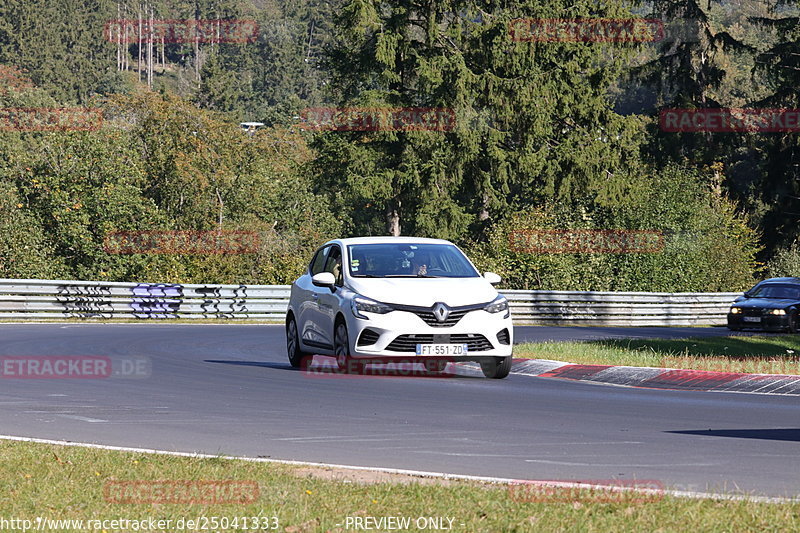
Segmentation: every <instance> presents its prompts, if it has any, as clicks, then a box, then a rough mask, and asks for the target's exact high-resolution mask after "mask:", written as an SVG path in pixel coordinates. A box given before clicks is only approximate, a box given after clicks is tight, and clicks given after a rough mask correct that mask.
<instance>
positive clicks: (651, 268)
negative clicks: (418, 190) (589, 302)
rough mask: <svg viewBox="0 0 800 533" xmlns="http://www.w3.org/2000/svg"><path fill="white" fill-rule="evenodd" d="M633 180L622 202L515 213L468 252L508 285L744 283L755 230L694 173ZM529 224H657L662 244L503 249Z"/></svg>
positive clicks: (688, 286) (686, 287) (726, 287)
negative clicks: (606, 249) (586, 249)
mask: <svg viewBox="0 0 800 533" xmlns="http://www.w3.org/2000/svg"><path fill="white" fill-rule="evenodd" d="M633 185H634V188H637V187H635V185H636V184H633ZM639 185H640V187H638V190H639V191H640V197H639V198H638V200H637V201H635V202H630V205H620V206H616V207H607V206H606V207H601V206H598V205H595V204H591V203H588V202H587V203H572V204H564V203H558V202H554V203H551V204H548V205H544V206H541V207H538V208H532V209H527V210H524V211H520V212H518V213H516V214H515V215H513V216H512V217H510V218H509V219H506V220H505V221H503V222H501V223H499V224H497V225H495V227H493V228H492V230H491V231H490V233H489V238H488V241H487V242H484V243H481V244H477V245H473V246H472V247H471V255H472V256H473V257H474V259H475V261H476V262H477V264H478V265H479V266H480V268H481V269H482V270H490V271H494V272H497V273H498V274H500V275H501V276H502V277H503V279H504V283H503V286H505V287H507V288H513V289H543V290H591V291H656V292H683V291H689V292H706V291H709V292H716V291H738V290H741V289H744V288H747V287H749V286H751V285H752V283H753V279H754V278H753V275H754V273H755V271H756V267H757V264H756V261H755V254H756V253H757V252H758V250H759V248H758V244H757V236H756V234H755V233H754V232H753V231H752V230H750V229H749V228H748V227H747V225H746V224H745V221H744V220H742V218H741V217H739V216H737V214H736V212H735V209H734V206H733V204H732V203H731V202H730V201H729V200H727V199H726V198H725V197H723V196H722V195H720V194H718V193H715V192H713V191H712V190H711V189H709V188H707V187H706V186H705V185H703V182H702V176H701V175H700V174H698V173H697V172H695V171H691V170H687V169H684V168H680V167H670V168H667V169H665V170H664V171H662V172H660V173H657V174H654V175H652V176H648V177H643V178H642V179H641V182H640V183H639ZM536 229H540V230H541V229H626V230H657V231H660V232H661V234H662V235H663V248H662V249H661V250H660V251H658V252H655V253H539V254H534V253H530V252H526V251H513V250H511V249H510V248H511V246H510V242H509V239H510V238H512V234H514V232H518V231H525V230H536Z"/></svg>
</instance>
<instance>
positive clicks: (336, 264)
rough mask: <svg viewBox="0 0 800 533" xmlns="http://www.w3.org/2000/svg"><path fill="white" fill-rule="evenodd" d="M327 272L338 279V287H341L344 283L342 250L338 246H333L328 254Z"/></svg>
mask: <svg viewBox="0 0 800 533" xmlns="http://www.w3.org/2000/svg"><path fill="white" fill-rule="evenodd" d="M325 272H330V273H331V274H333V277H334V278H336V285H337V286H339V287H341V286H342V284H343V283H344V279H343V277H342V250H341V249H340V248H339V247H338V246H336V245H333V246H331V250H330V252H328V261H327V263H326V265H325Z"/></svg>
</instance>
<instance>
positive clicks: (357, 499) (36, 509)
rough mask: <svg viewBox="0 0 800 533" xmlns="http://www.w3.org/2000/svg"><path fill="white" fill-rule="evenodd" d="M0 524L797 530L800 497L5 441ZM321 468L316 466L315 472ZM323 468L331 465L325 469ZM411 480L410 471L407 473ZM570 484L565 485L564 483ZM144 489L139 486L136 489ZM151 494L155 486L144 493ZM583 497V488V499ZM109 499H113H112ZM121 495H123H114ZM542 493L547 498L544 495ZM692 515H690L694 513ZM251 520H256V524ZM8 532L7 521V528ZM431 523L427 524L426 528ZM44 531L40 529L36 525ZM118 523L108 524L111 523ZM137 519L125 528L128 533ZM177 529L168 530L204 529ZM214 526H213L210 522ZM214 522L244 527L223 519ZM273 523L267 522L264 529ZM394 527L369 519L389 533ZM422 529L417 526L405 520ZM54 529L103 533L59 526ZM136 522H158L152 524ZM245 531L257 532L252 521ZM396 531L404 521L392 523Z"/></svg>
mask: <svg viewBox="0 0 800 533" xmlns="http://www.w3.org/2000/svg"><path fill="white" fill-rule="evenodd" d="M0 455H2V457H3V461H2V462H0V523H2V519H5V520H10V519H12V518H13V519H18V520H23V519H29V520H33V521H34V523H35V520H36V517H42V518H43V519H44V518H48V519H51V520H69V519H74V520H84V521H86V520H103V519H109V520H110V519H129V520H141V519H149V518H153V519H154V520H167V519H169V520H172V521H173V522H172V523H173V524H176V523H177V521H178V520H180V519H181V518H183V519H184V520H186V519H197V517H202V516H205V517H208V518H210V517H217V518H218V520H219V519H220V517H227V519H228V520H229V521H231V520H233V518H234V517H245V516H247V517H273V516H274V517H277V522H276V521H274V520H272V519H271V518H269V519H268V520H267V522H266V523H267V524H268V525H269V527H272V526H274V525H276V526H277V527H276V528H274V529H272V531H283V532H286V533H305V532H316V531H330V532H343V531H348V530H349V531H354V530H355V529H354V527H347V517H348V516H349V517H362V518H365V519H366V518H367V517H373V518H374V519H376V520H377V519H380V517H410V519H411V523H412V524H414V522H415V520H416V519H417V518H419V517H440V518H445V520H444V525H448V521H447V520H446V519H447V518H450V519H452V525H451V529H450V531H456V532H458V531H463V532H492V533H494V532H498V531H509V532H512V531H520V532H521V531H548V532H549V531H590V532H592V531H598V532H600V531H662V532H668V531H685V530H686V528H687V524H688V523H691V527H692V528H693V529H694V530H696V531H731V528H732V527H734V526H732V524H735V529H736V530H737V531H797V530H798V528H800V504H799V503H758V502H754V501H730V500H711V499H688V498H677V497H673V496H670V495H662V496H661V497H659V498H649V499H646V500H644V501H637V500H632V501H628V500H625V499H619V500H614V499H611V501H598V499H597V497H596V496H597V493H595V494H594V496H593V497H592V495H591V494H589V495H587V494H585V493H583V492H581V493H577V492H575V491H572V492H569V493H567V494H565V493H564V492H559V491H557V490H556V491H548V492H547V493H546V496H547V497H546V498H542V495H541V493H540V494H539V497H537V498H534V499H535V500H536V501H535V502H534V501H527V500H525V501H520V498H519V497H513V495H512V493H511V492H510V491H509V490H508V487H507V486H501V485H484V484H479V483H475V482H465V481H453V480H447V481H432V480H430V479H424V478H420V479H418V480H417V479H416V478H415V479H412V480H410V482H409V480H408V479H405V480H403V481H404V482H397V481H382V480H379V479H373V480H364V479H360V480H336V479H330V478H331V476H330V475H319V474H320V471H324V470H325V469H310V468H308V467H297V466H290V465H281V464H274V463H253V462H246V461H236V460H227V459H200V458H188V457H174V456H165V455H152V454H141V453H131V452H120V451H109V450H98V449H89V448H77V447H62V446H55V445H50V444H38V443H25V442H13V441H0ZM315 470H316V471H317V472H315ZM322 473H323V474H324V472H322ZM405 477H408V476H405ZM164 480H204V481H206V482H208V481H218V480H238V481H240V482H247V483H253V482H255V483H257V486H258V494H257V497H256V498H255V499H254V500H253V501H251V502H250V503H246V504H233V503H220V504H187V503H182V504H169V503H141V504H137V503H114V502H111V501H108V500H107V497H108V496H107V494H108V493H107V490H104V487H106V486H107V485H108V483H109V482H116V483H118V482H120V481H137V482H144V481H160V482H162V484H163V481H164ZM564 490H569V489H564ZM136 494H139V495H140V496H141V495H142V494H143V492H142V491H141V490H139V491H138V492H136ZM149 494H150V495H152V494H153V493H152V492H151V493H149ZM587 496H588V497H587ZM110 499H112V500H113V499H114V498H113V497H112V498H110ZM117 499H119V498H117ZM543 499H544V500H547V501H542V500H543ZM687 520H689V521H690V522H687ZM251 523H252V522H251ZM0 529H2V530H3V531H7V530H11V529H10V528H2V527H0ZM427 529H428V530H430V528H427ZM40 530H43V529H40ZM121 530H122V529H110V528H106V529H105V531H107V532H108V533H112V531H121ZM132 530H133V528H128V529H125V531H132ZM197 530H200V529H198V528H195V529H191V530H190V529H177V528H176V527H175V526H173V527H172V528H171V529H169V531H197ZM207 530H208V529H207ZM210 530H212V531H245V530H244V529H243V528H242V527H241V524H240V526H239V527H238V529H235V528H232V527H228V528H227V529H222V528H217V529H210ZM266 530H267V529H266V528H265V529H260V531H266ZM385 530H389V528H383V529H381V528H374V529H372V531H385ZM403 530H408V531H418V530H420V529H418V528H417V527H416V526H415V525H414V526H412V527H410V528H407V529H403ZM51 531H62V532H63V531H101V529H94V530H93V529H90V528H88V527H87V526H86V524H85V525H84V527H82V528H79V529H78V528H72V527H68V526H65V525H62V526H61V527H59V528H56V529H51ZM140 531H153V530H150V529H145V530H140ZM247 531H256V529H255V528H252V527H251V528H250V529H247ZM395 531H397V529H395Z"/></svg>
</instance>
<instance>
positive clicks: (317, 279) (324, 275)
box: [311, 272, 336, 287]
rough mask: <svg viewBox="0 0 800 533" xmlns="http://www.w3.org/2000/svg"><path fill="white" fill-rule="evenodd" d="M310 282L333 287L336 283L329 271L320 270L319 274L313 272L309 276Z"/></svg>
mask: <svg viewBox="0 0 800 533" xmlns="http://www.w3.org/2000/svg"><path fill="white" fill-rule="evenodd" d="M311 283H313V284H314V285H316V286H317V287H333V285H334V284H335V283H336V278H335V277H334V275H333V274H331V273H330V272H320V273H319V274H314V276H313V277H312V278H311Z"/></svg>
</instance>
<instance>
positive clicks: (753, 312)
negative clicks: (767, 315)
mask: <svg viewBox="0 0 800 533" xmlns="http://www.w3.org/2000/svg"><path fill="white" fill-rule="evenodd" d="M742 314H743V315H744V316H761V315H763V314H764V310H763V309H759V308H752V307H745V308H744V309H742Z"/></svg>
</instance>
